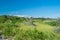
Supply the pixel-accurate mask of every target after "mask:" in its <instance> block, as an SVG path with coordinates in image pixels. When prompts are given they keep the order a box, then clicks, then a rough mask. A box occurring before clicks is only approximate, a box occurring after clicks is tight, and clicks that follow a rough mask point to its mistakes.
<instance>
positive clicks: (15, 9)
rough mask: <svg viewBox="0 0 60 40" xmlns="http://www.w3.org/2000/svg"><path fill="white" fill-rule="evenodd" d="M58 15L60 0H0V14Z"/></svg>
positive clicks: (59, 13) (59, 14) (59, 15)
mask: <svg viewBox="0 0 60 40" xmlns="http://www.w3.org/2000/svg"><path fill="white" fill-rule="evenodd" d="M7 14H8V15H28V16H33V17H53V18H54V17H60V0H0V15H7Z"/></svg>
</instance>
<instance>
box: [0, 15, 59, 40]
mask: <svg viewBox="0 0 60 40" xmlns="http://www.w3.org/2000/svg"><path fill="white" fill-rule="evenodd" d="M46 20H47V22H46ZM53 20H54V21H53ZM58 22H59V20H57V21H55V19H51V18H50V19H49V18H25V17H17V16H9V15H8V16H7V15H2V16H0V31H1V32H0V34H2V35H4V38H5V39H9V38H10V39H11V40H12V39H14V40H59V39H60V38H59V36H60V33H59V34H58V33H56V32H55V30H56V29H55V28H56V23H58ZM51 24H53V25H51ZM58 24H59V23H58ZM57 26H59V25H57ZM58 32H59V31H58Z"/></svg>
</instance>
